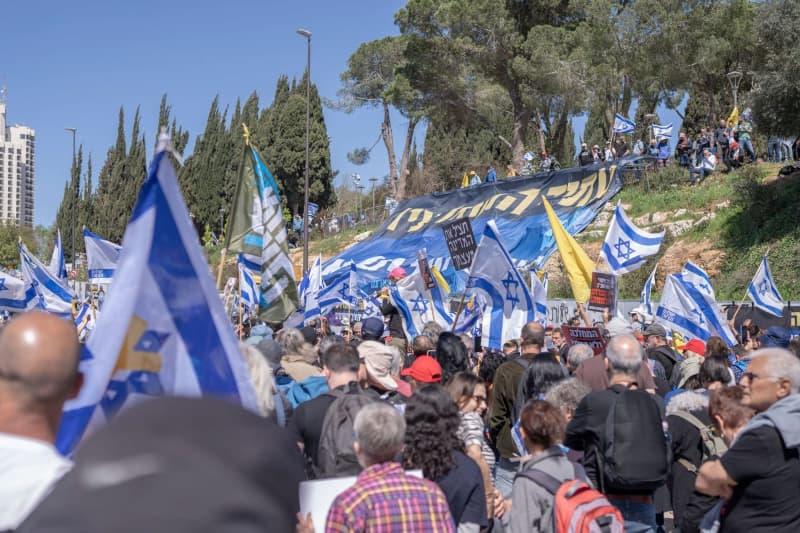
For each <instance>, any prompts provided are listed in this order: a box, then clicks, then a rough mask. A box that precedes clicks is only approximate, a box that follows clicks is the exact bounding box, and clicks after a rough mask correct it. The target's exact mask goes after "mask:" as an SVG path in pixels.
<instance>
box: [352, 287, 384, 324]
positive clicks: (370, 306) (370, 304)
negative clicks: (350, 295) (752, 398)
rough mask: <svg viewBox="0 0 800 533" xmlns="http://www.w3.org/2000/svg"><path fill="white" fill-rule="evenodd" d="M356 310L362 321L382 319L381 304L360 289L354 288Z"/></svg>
mask: <svg viewBox="0 0 800 533" xmlns="http://www.w3.org/2000/svg"><path fill="white" fill-rule="evenodd" d="M356 308H357V309H358V311H359V312H360V313H361V317H362V320H363V319H365V318H369V317H373V316H374V317H377V318H383V313H381V302H380V301H378V299H377V298H375V297H374V296H370V295H369V294H367V293H366V292H364V290H363V289H361V288H360V287H357V288H356Z"/></svg>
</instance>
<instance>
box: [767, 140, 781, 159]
mask: <svg viewBox="0 0 800 533" xmlns="http://www.w3.org/2000/svg"><path fill="white" fill-rule="evenodd" d="M781 156H782V154H781V143H780V141H769V142H768V143H767V158H768V159H769V160H770V161H781V159H782V157H781Z"/></svg>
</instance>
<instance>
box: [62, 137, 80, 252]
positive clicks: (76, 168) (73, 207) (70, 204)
mask: <svg viewBox="0 0 800 533" xmlns="http://www.w3.org/2000/svg"><path fill="white" fill-rule="evenodd" d="M82 166H83V145H81V146H80V147H79V148H78V153H77V154H76V156H75V159H74V160H73V161H72V169H71V172H70V180H69V182H68V183H67V184H65V185H64V195H63V196H62V198H61V205H60V206H59V207H58V211H57V212H56V228H58V229H60V230H61V242H62V243H63V248H64V258H65V260H66V261H68V262H73V261H74V259H73V258H74V251H75V250H73V242H74V243H75V249H77V250H80V247H79V244H78V242H77V241H78V233H76V226H78V224H79V220H78V217H79V212H80V187H81V177H80V173H81V169H82ZM77 231H79V230H77ZM73 236H74V237H75V240H74V241H73Z"/></svg>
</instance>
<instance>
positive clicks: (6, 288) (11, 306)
mask: <svg viewBox="0 0 800 533" xmlns="http://www.w3.org/2000/svg"><path fill="white" fill-rule="evenodd" d="M38 302H39V298H38V297H37V296H36V291H35V290H34V289H33V285H31V284H29V283H25V282H24V281H22V280H21V279H18V278H15V277H14V276H12V275H11V274H7V273H5V272H0V311H8V312H9V313H22V312H23V311H27V310H29V309H32V308H33V307H36V306H37V305H38Z"/></svg>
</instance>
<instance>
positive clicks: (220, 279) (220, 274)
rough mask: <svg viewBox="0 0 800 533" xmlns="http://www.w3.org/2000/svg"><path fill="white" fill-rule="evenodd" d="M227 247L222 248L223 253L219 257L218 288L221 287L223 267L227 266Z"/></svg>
mask: <svg viewBox="0 0 800 533" xmlns="http://www.w3.org/2000/svg"><path fill="white" fill-rule="evenodd" d="M226 252H227V249H225V248H223V249H222V254H221V255H220V257H219V268H217V290H219V289H221V288H222V287H221V286H220V283H222V269H223V268H224V267H225V254H226Z"/></svg>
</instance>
